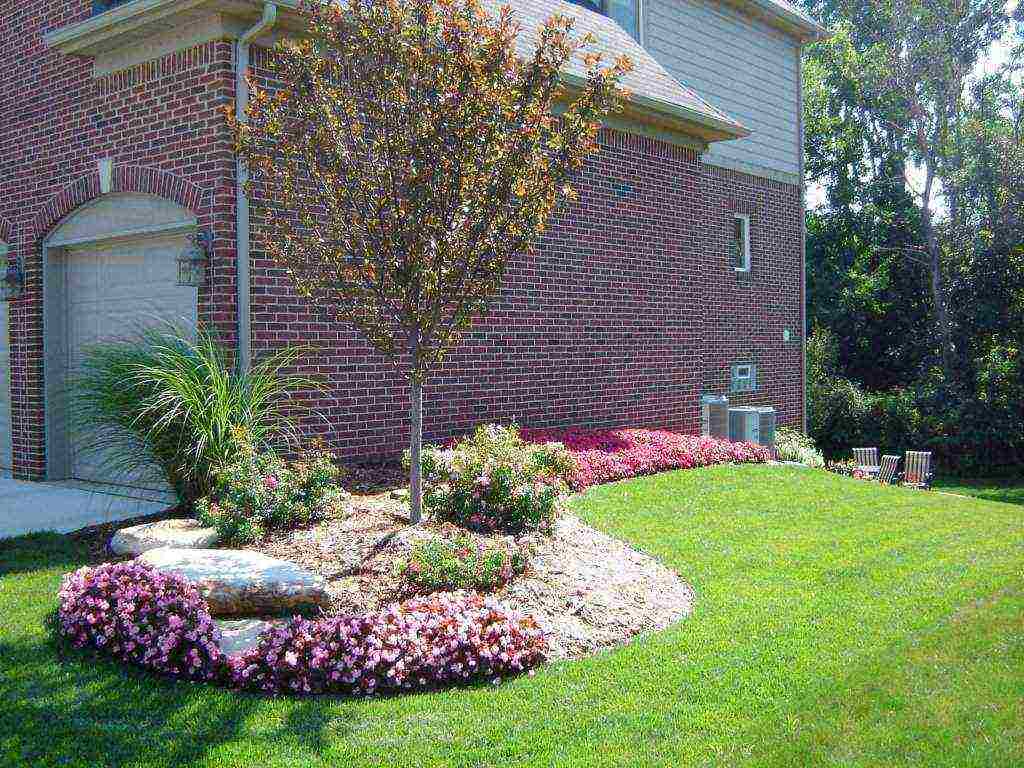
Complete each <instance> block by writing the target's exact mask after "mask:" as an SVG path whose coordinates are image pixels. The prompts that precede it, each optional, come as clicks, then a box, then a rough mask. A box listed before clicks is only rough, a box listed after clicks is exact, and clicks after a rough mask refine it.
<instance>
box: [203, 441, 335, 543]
mask: <svg viewBox="0 0 1024 768" xmlns="http://www.w3.org/2000/svg"><path fill="white" fill-rule="evenodd" d="M239 446H240V447H239V452H238V455H237V456H236V457H235V459H234V460H233V461H232V462H231V463H230V464H228V465H227V466H226V467H224V468H223V469H221V470H220V471H218V472H217V473H216V481H215V485H214V488H213V492H212V493H211V494H210V495H209V496H206V497H204V498H202V499H199V500H198V501H197V502H196V505H195V507H196V516H197V517H198V518H199V520H200V522H202V524H203V525H206V526H211V527H213V528H216V529H217V531H218V533H220V535H221V539H222V540H223V541H225V542H227V543H232V544H249V543H251V542H253V541H256V540H258V539H261V538H263V536H264V535H265V534H266V533H267V531H270V530H276V529H283V528H293V527H297V526H303V525H309V524H310V523H314V522H318V521H320V520H323V519H325V518H327V517H329V516H332V515H338V514H341V512H342V510H343V509H344V507H345V504H346V501H347V499H348V494H347V493H346V492H345V491H344V489H342V488H341V486H340V485H339V484H338V483H339V481H340V479H341V475H342V472H341V469H340V468H339V467H338V466H337V464H335V461H334V456H333V455H332V454H331V453H330V452H329V451H327V450H326V448H324V447H323V446H317V447H314V448H313V449H312V450H310V451H308V452H307V453H306V454H304V455H303V456H302V457H301V458H300V459H298V460H295V461H287V460H285V459H283V458H281V457H280V456H277V455H276V454H274V453H271V452H263V453H257V452H256V451H255V450H254V449H253V447H252V446H251V445H249V444H248V443H246V442H245V441H244V440H243V439H240V440H239Z"/></svg>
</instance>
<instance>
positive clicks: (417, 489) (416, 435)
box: [409, 375, 423, 525]
mask: <svg viewBox="0 0 1024 768" xmlns="http://www.w3.org/2000/svg"><path fill="white" fill-rule="evenodd" d="M409 397H410V401H411V402H410V408H409V411H410V417H411V418H410V420H409V421H410V423H411V431H412V436H411V440H410V444H409V458H410V461H409V520H410V522H412V524H413V525H416V524H417V523H419V522H420V521H421V520H422V519H423V483H422V471H421V468H420V452H421V449H422V447H423V382H422V381H421V380H420V378H419V376H416V375H414V376H413V379H412V384H411V386H410V394H409Z"/></svg>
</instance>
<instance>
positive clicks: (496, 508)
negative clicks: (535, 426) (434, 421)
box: [406, 424, 576, 534]
mask: <svg viewBox="0 0 1024 768" xmlns="http://www.w3.org/2000/svg"><path fill="white" fill-rule="evenodd" d="M406 459H407V461H408V456H407V457H406ZM575 469H576V465H575V462H574V461H573V459H572V457H571V456H570V455H569V452H568V451H566V450H565V448H564V447H563V446H561V445H558V444H549V445H530V444H528V443H527V442H525V441H524V440H523V439H522V437H521V436H520V434H519V429H518V428H517V427H515V426H512V427H501V426H497V425H494V424H487V425H484V426H481V427H478V428H477V429H476V431H475V432H474V433H473V434H472V435H470V436H469V437H466V438H464V439H462V440H460V441H458V442H456V443H455V444H454V446H453V447H451V448H448V449H438V448H428V449H426V450H424V452H423V476H424V479H425V480H426V483H427V487H426V491H425V492H424V495H423V502H424V504H425V506H426V508H427V510H428V511H429V512H430V513H431V514H432V515H434V516H435V517H437V518H438V519H440V520H446V521H449V522H452V523H455V524H457V525H461V526H464V527H466V528H469V529H471V530H475V531H481V532H485V533H490V532H494V531H501V532H503V533H509V534H519V533H523V532H526V531H542V532H546V531H550V529H551V526H552V525H553V524H554V521H555V517H556V515H557V513H558V508H559V506H560V504H561V501H562V500H563V499H564V497H565V495H566V493H567V492H568V484H567V483H568V479H569V477H571V476H572V474H573V472H574V471H575Z"/></svg>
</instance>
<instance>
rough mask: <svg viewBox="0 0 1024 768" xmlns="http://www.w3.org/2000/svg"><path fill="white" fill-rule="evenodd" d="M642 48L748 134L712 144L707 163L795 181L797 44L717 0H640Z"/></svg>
mask: <svg viewBox="0 0 1024 768" xmlns="http://www.w3.org/2000/svg"><path fill="white" fill-rule="evenodd" d="M643 10H644V47H645V48H647V50H648V51H649V52H650V53H651V55H653V56H654V58H655V59H657V60H658V62H660V63H661V65H662V66H663V67H665V69H667V70H668V71H669V73H670V74H672V75H673V76H675V77H676V78H677V79H678V80H680V81H681V82H682V83H683V84H684V85H687V86H689V87H691V88H693V90H695V91H696V92H697V93H698V94H699V95H700V96H701V97H703V98H704V99H705V100H706V101H708V102H709V103H711V104H712V105H713V106H715V107H717V108H718V109H720V110H722V111H723V112H725V113H726V114H727V115H729V116H730V117H732V118H734V119H736V120H739V121H740V122H741V123H743V124H744V125H745V126H746V127H747V128H749V129H750V130H751V132H752V135H751V136H749V137H747V138H745V139H735V140H732V141H724V142H716V143H715V144H712V145H711V149H710V150H709V152H708V153H707V155H705V160H706V162H708V163H711V164H713V165H721V166H724V167H726V168H734V169H737V170H743V171H749V172H754V173H759V175H766V176H770V177H772V178H776V179H780V180H784V181H790V182H793V183H796V180H797V178H798V176H799V172H800V160H799V155H798V138H797V132H798V129H799V122H798V119H797V96H798V92H797V89H798V88H799V74H798V68H797V62H798V56H799V50H800V49H799V44H798V42H797V41H796V40H795V39H793V38H791V37H789V36H788V35H786V34H785V33H784V32H781V31H779V30H777V29H775V28H774V27H771V26H769V25H768V24H767V23H765V22H763V21H760V20H758V19H755V18H753V17H752V16H750V15H748V14H745V13H743V12H742V11H740V10H738V9H736V8H735V7H734V6H731V5H728V4H726V3H724V2H722V1H721V0H643Z"/></svg>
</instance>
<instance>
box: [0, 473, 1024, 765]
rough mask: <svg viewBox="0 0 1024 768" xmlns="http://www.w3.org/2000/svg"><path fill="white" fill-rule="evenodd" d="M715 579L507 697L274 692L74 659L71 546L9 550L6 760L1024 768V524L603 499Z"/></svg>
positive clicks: (598, 504) (697, 480) (779, 486)
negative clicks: (636, 630) (610, 647)
mask: <svg viewBox="0 0 1024 768" xmlns="http://www.w3.org/2000/svg"><path fill="white" fill-rule="evenodd" d="M576 506H577V508H578V510H579V511H580V513H581V514H583V515H584V516H585V517H586V518H587V519H588V520H590V521H591V522H592V523H593V524H595V525H597V526H599V527H600V528H602V529H604V530H606V531H609V532H610V533H612V534H614V535H617V536H621V537H623V538H625V539H627V540H629V541H631V542H633V543H634V544H636V545H637V546H638V547H641V548H643V549H645V550H646V551H648V552H650V553H652V554H654V555H656V556H658V557H660V558H662V559H663V560H664V561H665V562H666V563H668V564H669V565H670V566H671V567H673V568H675V569H677V570H678V571H679V572H680V573H682V574H683V575H684V576H685V577H686V578H687V579H689V580H690V581H691V583H692V584H693V585H694V586H695V588H696V590H697V593H698V600H697V604H696V611H695V613H694V615H693V616H692V617H691V618H689V619H688V620H687V621H686V622H684V623H683V624H681V625H680V626H678V627H677V628H674V629H671V630H669V631H666V632H663V633H660V634H658V635H655V636H652V637H649V638H647V639H644V640H642V641H639V642H636V643H634V644H632V645H630V646H628V647H626V648H624V649H622V650H620V651H617V652H615V653H611V654H606V655H603V656H600V657H597V658H594V659H590V660H588V661H584V662H577V663H566V664H559V665H556V666H553V667H550V668H546V669H544V670H542V671H540V672H539V673H538V674H537V675H536V677H533V678H521V679H518V680H515V681H512V682H510V683H507V684H505V685H502V686H500V687H498V688H493V687H487V686H483V687H477V688H474V689H471V690H460V691H451V692H446V693H437V694H430V695H417V696H409V697H403V698H392V699H384V700H373V701H345V700H333V699H326V700H307V701H294V700H268V699H262V698H258V697H254V696H248V695H246V696H238V695H235V694H232V693H228V692H226V691H222V690H218V689H213V688H208V687H196V686H193V685H190V684H176V683H171V682H165V681H159V680H155V679H153V678H150V677H148V676H146V675H144V674H142V673H136V672H127V671H124V670H121V669H119V668H118V667H117V666H115V665H114V664H111V663H108V662H106V661H97V660H94V659H93V658H91V657H89V656H88V655H85V654H80V653H77V652H72V653H66V652H64V651H62V650H61V649H60V646H59V645H57V644H55V643H54V641H53V640H52V639H51V634H50V630H49V628H48V627H47V625H46V622H47V619H48V616H50V615H51V614H52V612H53V610H54V606H55V596H54V592H55V590H56V587H57V584H58V581H59V577H60V574H61V573H63V572H64V571H67V570H69V569H71V568H73V567H75V566H76V565H77V564H78V563H79V562H80V558H81V554H80V553H79V552H77V551H76V549H75V547H74V546H72V545H71V544H69V543H68V542H67V541H66V540H65V539H62V538H59V537H38V538H34V539H29V540H24V539H23V540H20V541H15V542H13V543H8V544H0V563H2V565H0V573H3V576H2V578H0V629H2V631H0V701H2V702H3V706H2V708H0V760H2V761H3V762H4V764H5V765H12V766H13V765H19V766H20V765H25V766H49V765H62V766H63V765H81V766H122V765H124V766H128V765H131V766H183V765H209V766H271V765H273V766H306V765H330V766H342V767H343V768H356V766H364V765H380V766H385V765H387V766H391V765H394V766H433V765H457V766H476V765H500V766H515V765H538V766H549V765H564V766H579V765H602V766H603V765H607V766H621V765H650V766H662V765H700V766H733V765H750V766H825V765H842V766H852V765H920V766H937V765H948V766H986V767H988V766H1010V765H1022V764H1024V514H1022V511H1021V509H1020V508H1019V507H1017V506H1012V505H1008V504H1000V503H995V502H988V501H983V500H978V499H966V498H957V497H953V496H948V495H942V494H935V493H924V492H917V491H909V490H904V489H899V488H879V487H877V486H875V485H873V484H870V483H866V482H861V481H854V480H848V479H844V478H841V477H837V476H835V475H829V474H826V473H824V472H813V471H809V470H800V469H790V468H771V467H764V466H748V467H741V468H731V467H720V468H715V469H709V470H700V471H690V472H681V473H671V474H665V475H660V476H657V477H654V478H646V479H640V480H635V481H630V482H624V483H619V484H615V485H609V486H604V487H601V488H596V489H592V490H591V491H590V492H588V493H587V494H586V495H585V496H584V497H583V498H582V499H581V500H580V501H578V502H577V504H576Z"/></svg>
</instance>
